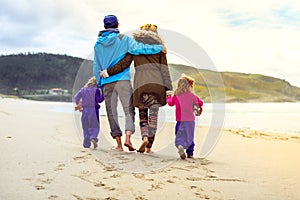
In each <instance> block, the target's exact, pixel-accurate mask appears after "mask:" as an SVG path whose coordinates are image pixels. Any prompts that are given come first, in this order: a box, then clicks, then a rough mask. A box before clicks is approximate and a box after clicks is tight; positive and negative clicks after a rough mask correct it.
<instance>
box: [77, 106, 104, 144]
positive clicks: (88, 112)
mask: <svg viewBox="0 0 300 200" xmlns="http://www.w3.org/2000/svg"><path fill="white" fill-rule="evenodd" d="M81 124H82V129H83V147H85V148H89V147H90V146H91V140H92V139H94V140H96V142H98V134H99V130H100V122H99V109H98V108H96V107H84V108H83V110H82V116H81Z"/></svg>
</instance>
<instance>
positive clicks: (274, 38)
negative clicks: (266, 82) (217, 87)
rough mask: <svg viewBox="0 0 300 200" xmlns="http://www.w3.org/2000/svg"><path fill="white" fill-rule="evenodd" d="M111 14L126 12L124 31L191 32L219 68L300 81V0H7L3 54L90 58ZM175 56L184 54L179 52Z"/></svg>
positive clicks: (2, 13) (0, 23)
mask: <svg viewBox="0 0 300 200" xmlns="http://www.w3.org/2000/svg"><path fill="white" fill-rule="evenodd" d="M108 14H115V15H116V16H117V17H118V19H119V23H120V27H119V28H120V31H121V32H126V31H131V30H135V29H137V28H138V27H139V26H141V25H143V24H145V23H154V24H156V25H158V28H162V29H166V30H172V31H175V32H178V33H180V34H183V35H185V36H186V37H188V38H189V39H191V40H192V41H194V42H195V43H197V44H198V45H199V46H201V47H202V48H203V49H204V51H205V52H206V53H207V54H208V55H209V57H210V58H211V59H212V61H213V63H214V64H215V66H216V69H217V70H218V71H231V72H243V73H252V74H264V75H267V76H273V77H276V78H280V79H284V80H286V81H288V82H290V83H291V84H292V85H295V86H298V87H300V78H299V75H300V1H299V0H260V1H255V2H254V1H252V0H241V1H236V0H232V1H228V0H224V1H221V0H211V1H207V0H186V1H182V0H152V1H145V0H122V1H113V0H110V1H108V0H106V1H103V0H1V1H0V27H1V31H0V54H2V55H7V54H17V53H26V52H32V53H38V52H46V53H54V54H66V55H70V56H76V57H81V58H87V57H89V55H91V53H92V52H93V46H94V44H95V41H96V39H97V34H98V31H99V30H102V29H103V21H102V20H103V17H104V16H105V15H108ZM168 61H169V62H170V63H172V62H173V63H179V62H181V60H180V59H176V57H174V56H172V54H171V55H170V56H169V57H168Z"/></svg>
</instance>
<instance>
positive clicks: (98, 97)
mask: <svg viewBox="0 0 300 200" xmlns="http://www.w3.org/2000/svg"><path fill="white" fill-rule="evenodd" d="M103 100H104V94H103V91H102V90H101V89H97V90H96V102H97V103H101V102H103Z"/></svg>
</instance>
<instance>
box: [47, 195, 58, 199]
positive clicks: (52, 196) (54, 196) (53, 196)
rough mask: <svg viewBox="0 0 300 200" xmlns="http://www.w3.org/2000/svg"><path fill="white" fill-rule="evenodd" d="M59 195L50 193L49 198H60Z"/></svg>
mask: <svg viewBox="0 0 300 200" xmlns="http://www.w3.org/2000/svg"><path fill="white" fill-rule="evenodd" d="M58 197H59V196H57V195H50V196H49V197H48V199H58Z"/></svg>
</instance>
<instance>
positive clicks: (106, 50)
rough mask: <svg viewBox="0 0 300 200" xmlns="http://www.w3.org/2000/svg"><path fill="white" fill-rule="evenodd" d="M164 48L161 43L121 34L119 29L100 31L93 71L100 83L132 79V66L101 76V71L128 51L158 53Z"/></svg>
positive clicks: (134, 53) (136, 53) (95, 47)
mask: <svg viewBox="0 0 300 200" xmlns="http://www.w3.org/2000/svg"><path fill="white" fill-rule="evenodd" d="M162 50H163V46H162V45H159V44H157V45H156V44H154V45H149V44H143V43H139V42H137V41H135V40H134V39H133V38H131V37H128V36H126V35H120V34H119V31H118V30H117V29H115V30H110V29H108V30H105V31H102V32H100V34H99V37H98V39H97V42H96V44H95V46H94V65H93V72H94V76H95V77H96V79H97V82H98V85H99V86H100V87H103V85H105V84H108V83H112V82H116V81H119V80H130V68H129V67H128V68H127V69H125V70H124V71H122V72H121V73H118V74H116V75H113V76H110V77H108V78H101V77H100V71H103V70H105V69H107V68H109V67H111V66H114V65H115V64H117V63H118V62H119V61H120V60H122V59H123V58H124V57H125V55H126V53H131V54H133V55H141V54H146V55H149V54H157V53H159V52H161V51H162Z"/></svg>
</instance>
